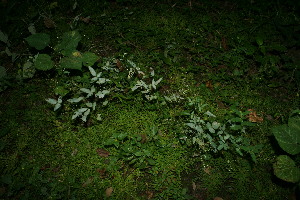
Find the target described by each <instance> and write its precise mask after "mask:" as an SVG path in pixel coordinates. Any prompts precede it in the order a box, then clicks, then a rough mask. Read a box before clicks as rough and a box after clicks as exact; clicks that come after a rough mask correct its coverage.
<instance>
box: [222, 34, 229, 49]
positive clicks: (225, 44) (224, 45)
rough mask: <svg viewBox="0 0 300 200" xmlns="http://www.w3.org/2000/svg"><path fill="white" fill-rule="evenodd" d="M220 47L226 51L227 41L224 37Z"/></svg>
mask: <svg viewBox="0 0 300 200" xmlns="http://www.w3.org/2000/svg"><path fill="white" fill-rule="evenodd" d="M221 45H222V48H223V49H225V50H228V46H227V40H226V38H225V37H222V41H221Z"/></svg>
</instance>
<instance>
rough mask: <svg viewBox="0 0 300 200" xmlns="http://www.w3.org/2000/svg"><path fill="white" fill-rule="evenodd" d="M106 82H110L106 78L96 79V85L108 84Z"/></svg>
mask: <svg viewBox="0 0 300 200" xmlns="http://www.w3.org/2000/svg"><path fill="white" fill-rule="evenodd" d="M108 81H110V80H109V79H106V78H98V79H97V82H96V83H98V84H103V83H105V82H108Z"/></svg>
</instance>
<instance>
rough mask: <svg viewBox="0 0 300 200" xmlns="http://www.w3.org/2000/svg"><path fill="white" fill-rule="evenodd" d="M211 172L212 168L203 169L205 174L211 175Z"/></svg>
mask: <svg viewBox="0 0 300 200" xmlns="http://www.w3.org/2000/svg"><path fill="white" fill-rule="evenodd" d="M210 170H211V167H205V168H203V171H204V172H205V173H207V174H209V175H210Z"/></svg>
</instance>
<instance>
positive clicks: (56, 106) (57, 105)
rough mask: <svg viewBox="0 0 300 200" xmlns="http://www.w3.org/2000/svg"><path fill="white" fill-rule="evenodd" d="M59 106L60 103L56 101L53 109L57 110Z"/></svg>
mask: <svg viewBox="0 0 300 200" xmlns="http://www.w3.org/2000/svg"><path fill="white" fill-rule="evenodd" d="M60 107H61V104H60V103H57V104H56V105H55V106H54V111H57V110H58V109H59V108H60Z"/></svg>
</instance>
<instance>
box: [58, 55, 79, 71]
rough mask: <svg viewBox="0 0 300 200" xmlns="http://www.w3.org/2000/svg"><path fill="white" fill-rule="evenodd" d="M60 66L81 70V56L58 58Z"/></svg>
mask: <svg viewBox="0 0 300 200" xmlns="http://www.w3.org/2000/svg"><path fill="white" fill-rule="evenodd" d="M60 66H61V67H62V68H66V69H77V70H81V67H82V60H81V57H75V56H70V57H64V58H62V59H61V60H60Z"/></svg>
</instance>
